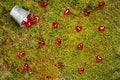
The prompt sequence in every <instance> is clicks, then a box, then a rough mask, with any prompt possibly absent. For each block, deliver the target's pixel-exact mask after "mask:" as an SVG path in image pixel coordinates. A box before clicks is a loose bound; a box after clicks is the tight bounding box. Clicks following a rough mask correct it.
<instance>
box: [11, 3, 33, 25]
mask: <svg viewBox="0 0 120 80" xmlns="http://www.w3.org/2000/svg"><path fill="white" fill-rule="evenodd" d="M29 14H31V13H30V12H29V11H26V10H25V9H23V8H20V7H19V6H18V5H16V6H14V7H13V8H12V10H11V11H10V15H11V17H12V18H13V19H14V20H15V21H16V22H17V23H18V24H19V25H20V27H22V26H23V25H22V21H27V16H28V15H29Z"/></svg>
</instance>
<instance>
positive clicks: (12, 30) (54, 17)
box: [0, 0, 120, 80]
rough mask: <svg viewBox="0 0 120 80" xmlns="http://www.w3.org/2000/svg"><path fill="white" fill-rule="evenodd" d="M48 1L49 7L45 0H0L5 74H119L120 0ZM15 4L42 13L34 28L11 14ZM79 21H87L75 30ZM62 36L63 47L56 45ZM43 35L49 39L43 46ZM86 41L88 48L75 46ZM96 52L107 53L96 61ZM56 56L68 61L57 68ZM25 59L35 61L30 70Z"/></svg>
mask: <svg viewBox="0 0 120 80" xmlns="http://www.w3.org/2000/svg"><path fill="white" fill-rule="evenodd" d="M47 1H48V6H47V8H41V7H40V2H42V1H41V0H14V1H13V0H3V1H0V6H1V7H0V13H1V14H0V15H2V16H0V79H2V80H61V79H65V80H71V79H72V80H80V79H81V80H119V76H120V71H119V70H120V68H119V66H120V61H119V59H120V50H119V49H120V48H119V47H120V46H119V44H120V36H119V35H120V27H119V25H120V23H119V21H120V17H119V16H120V7H119V6H118V5H120V1H119V0H115V1H114V0H104V1H105V2H106V6H105V8H104V9H99V7H98V3H99V2H100V1H102V0H95V1H92V0H68V1H67V0H47ZM16 4H17V5H19V6H21V7H23V8H24V9H26V10H29V11H31V12H32V13H33V14H34V16H39V17H40V21H39V22H38V23H37V24H35V25H33V26H32V27H31V28H30V29H26V28H25V27H22V28H21V27H19V25H17V23H16V22H15V21H14V20H13V19H12V18H11V17H10V15H9V12H10V10H11V9H12V7H13V6H14V5H16ZM66 8H69V9H70V11H71V14H70V15H69V16H65V15H63V13H64V10H65V9H66ZM86 10H91V14H90V16H89V17H84V15H83V14H84V11H86ZM55 21H57V22H59V27H58V28H57V29H53V28H52V23H53V22H55ZM77 25H80V26H83V30H82V31H81V32H80V33H77V32H76V31H75V27H76V26H77ZM99 26H106V30H105V32H104V33H100V32H99V31H98V27H99ZM57 38H61V40H62V45H61V46H59V47H56V46H55V41H56V39H57ZM41 39H44V40H45V46H44V47H43V48H42V49H40V48H39V44H38V43H39V41H40V40H41ZM81 42H82V43H83V44H84V49H83V50H82V51H79V50H77V49H76V46H77V44H79V43H81ZM21 50H25V52H26V55H25V57H24V58H22V59H20V58H18V54H19V53H20V51H21ZM96 55H100V56H102V58H103V61H102V62H101V63H96V62H95V59H96ZM4 57H6V59H5V60H4ZM57 62H63V64H64V67H62V68H60V69H57V68H56V67H55V64H56V63H57ZM2 63H5V68H6V69H7V73H8V74H5V71H6V70H4V69H2V68H3V66H1V64H2ZM25 63H27V64H29V66H30V70H29V71H28V72H27V73H24V72H23V71H22V69H23V66H24V64H25ZM79 67H84V69H85V72H84V74H82V75H80V74H78V71H77V70H78V68H79ZM1 76H2V77H1Z"/></svg>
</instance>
